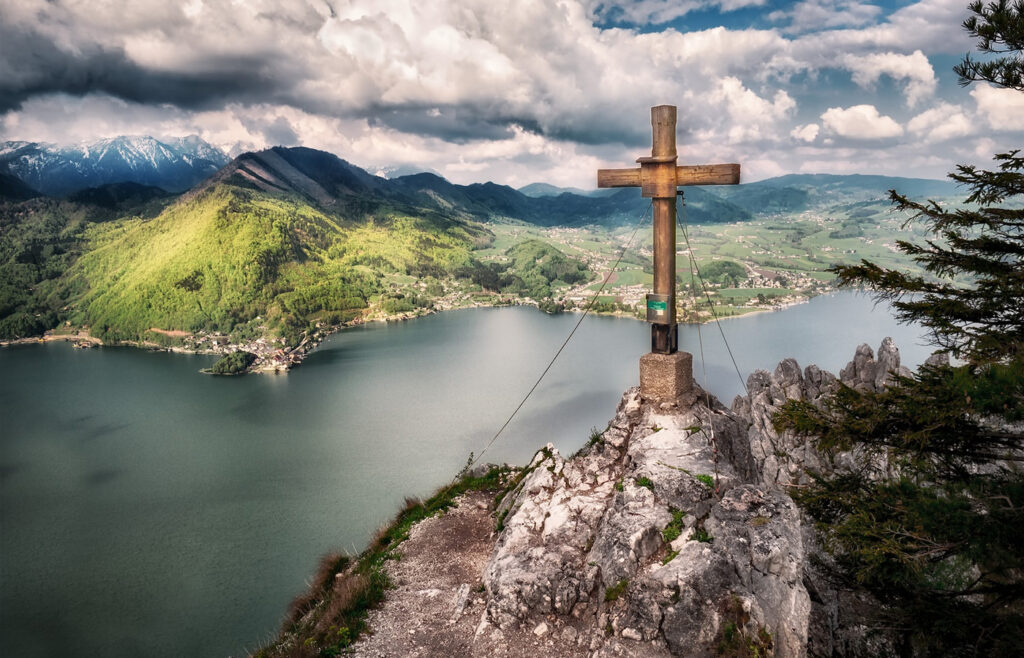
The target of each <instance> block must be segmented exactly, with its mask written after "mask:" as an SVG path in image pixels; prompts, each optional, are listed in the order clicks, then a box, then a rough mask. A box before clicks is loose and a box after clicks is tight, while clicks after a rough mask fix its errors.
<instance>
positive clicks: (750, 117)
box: [709, 76, 796, 144]
mask: <svg viewBox="0 0 1024 658" xmlns="http://www.w3.org/2000/svg"><path fill="white" fill-rule="evenodd" d="M709 100H710V101H711V103H712V105H714V106H717V107H720V108H721V110H720V111H721V112H722V115H721V119H722V120H723V121H722V126H721V130H722V131H724V132H725V134H726V136H727V139H728V140H729V142H730V143H734V144H735V143H738V142H744V141H756V140H761V139H775V138H776V135H777V134H778V130H775V127H776V124H778V122H779V121H781V120H782V119H784V118H785V117H786V116H788V115H789V114H791V113H792V111H793V110H794V109H795V108H796V101H794V100H793V99H792V98H791V97H790V96H789V94H787V93H786V92H785V91H781V90H780V91H777V92H775V95H774V96H773V98H772V100H770V101H769V100H767V99H764V98H762V97H760V96H758V95H757V94H755V93H754V92H753V91H751V90H750V89H747V88H746V87H744V86H743V83H742V82H740V80H739V79H738V78H734V77H731V76H730V77H726V78H722V79H721V80H719V81H718V85H717V86H716V88H715V89H714V90H713V91H712V92H711V93H710V94H709Z"/></svg>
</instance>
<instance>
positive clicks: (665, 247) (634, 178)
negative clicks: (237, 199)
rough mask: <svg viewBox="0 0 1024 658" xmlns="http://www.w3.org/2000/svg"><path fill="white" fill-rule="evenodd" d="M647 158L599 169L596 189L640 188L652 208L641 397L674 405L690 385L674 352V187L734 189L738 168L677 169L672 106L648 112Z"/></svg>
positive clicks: (683, 359)
mask: <svg viewBox="0 0 1024 658" xmlns="http://www.w3.org/2000/svg"><path fill="white" fill-rule="evenodd" d="M651 134H652V140H651V155H650V157H643V158H637V162H638V163H640V167H639V168H637V169H600V170H598V172H597V186H598V187H639V188H640V192H641V194H642V195H643V196H644V197H645V198H649V199H652V204H653V207H654V292H653V294H651V295H648V296H647V320H648V322H651V354H648V355H646V356H644V357H643V358H642V359H641V360H640V390H641V395H643V396H644V397H645V398H648V399H658V400H663V401H678V400H679V399H680V396H682V395H683V394H684V393H685V392H687V391H689V390H690V389H691V388H692V386H693V381H692V379H693V378H692V375H691V374H690V373H691V369H692V360H693V357H692V355H690V354H688V353H686V352H678V349H679V338H678V336H679V334H678V330H677V324H676V188H677V187H679V186H683V185H736V184H737V183H739V182H740V166H739V165H738V164H715V165H690V166H682V167H681V166H679V165H678V164H677V162H676V160H677V153H676V108H675V106H674V105H658V106H656V107H652V108H651Z"/></svg>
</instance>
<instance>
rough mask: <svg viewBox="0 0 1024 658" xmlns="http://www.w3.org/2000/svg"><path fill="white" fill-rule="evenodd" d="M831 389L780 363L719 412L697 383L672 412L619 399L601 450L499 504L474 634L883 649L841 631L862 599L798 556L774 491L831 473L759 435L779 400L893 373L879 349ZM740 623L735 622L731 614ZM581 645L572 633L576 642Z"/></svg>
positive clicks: (808, 453)
mask: <svg viewBox="0 0 1024 658" xmlns="http://www.w3.org/2000/svg"><path fill="white" fill-rule="evenodd" d="M875 354H876V353H875V352H874V351H873V350H872V349H871V347H869V346H867V345H861V346H860V347H858V348H857V351H856V354H855V355H854V358H853V360H852V361H851V362H850V363H849V364H848V365H847V366H846V367H845V368H843V370H842V372H841V373H840V377H839V378H836V377H835V376H834V375H832V374H831V373H828V372H825V371H823V370H821V369H820V368H817V367H816V366H813V365H811V366H808V367H807V368H805V369H803V370H801V368H800V366H799V364H798V363H797V362H796V361H795V360H793V359H786V360H784V361H782V362H781V363H780V364H779V365H778V367H776V368H775V370H774V371H773V372H770V373H769V372H767V371H756V372H754V373H753V374H751V375H750V377H749V378H748V380H747V388H748V394H747V395H744V396H739V397H737V398H736V399H735V400H734V401H733V404H732V408H731V409H726V408H725V407H724V406H722V405H721V404H720V403H719V402H718V400H716V399H715V398H714V397H713V396H711V395H709V394H707V393H706V392H704V391H702V390H700V389H699V387H696V386H695V387H694V389H693V392H692V395H690V396H689V397H687V398H685V399H683V400H681V401H680V404H679V405H678V406H671V405H662V404H659V403H658V401H657V400H652V401H645V400H643V399H642V398H641V396H640V395H639V393H638V390H637V389H632V390H630V391H628V392H627V393H626V395H625V396H624V397H623V399H622V402H621V403H620V404H619V407H618V409H617V412H616V415H615V418H614V419H613V420H612V421H611V423H609V426H608V428H607V429H606V430H605V432H604V433H603V434H602V435H601V438H600V440H598V441H596V442H594V443H593V444H592V445H590V446H588V447H586V448H584V449H583V450H582V451H581V452H580V453H579V454H578V455H576V456H574V457H573V458H571V459H565V458H563V457H562V456H561V455H560V454H559V453H558V451H557V450H555V449H554V447H553V446H551V445H550V444H549V445H548V446H547V447H545V448H544V449H542V450H541V451H540V452H538V453H537V455H536V456H535V457H534V459H533V460H532V462H531V463H530V465H529V467H528V468H527V469H526V472H525V474H524V476H523V477H522V479H521V481H520V482H519V484H518V485H517V486H516V487H515V488H514V489H513V490H512V491H511V492H509V493H508V494H507V495H506V496H505V498H504V499H503V500H502V501H501V503H500V505H499V506H498V518H499V520H500V525H501V526H502V530H501V532H500V534H499V536H498V538H497V541H496V543H495V546H494V550H493V552H492V554H491V556H490V559H489V560H488V563H487V566H486V568H485V570H484V577H483V580H484V585H485V588H486V592H487V604H486V610H485V612H484V616H483V620H482V624H491V625H493V626H495V627H497V628H500V629H503V630H506V631H508V630H509V629H513V628H521V629H526V630H527V631H528V630H529V629H540V628H544V629H545V633H546V632H547V629H548V628H549V627H550V626H551V624H552V620H554V625H555V628H562V626H563V625H565V630H564V631H562V632H555V633H554V635H553V636H552V637H554V638H562V637H563V636H566V634H567V633H569V629H570V628H571V629H572V631H571V634H572V637H578V638H579V646H580V647H589V649H590V651H592V652H593V654H592V655H597V656H662V655H665V656H667V655H706V654H710V653H712V652H713V650H714V648H715V646H716V642H718V641H719V640H720V638H721V633H722V632H723V629H724V627H725V624H731V625H733V626H735V627H736V628H737V629H739V631H738V632H741V633H745V634H747V635H745V637H756V636H757V635H758V634H759V633H761V632H762V631H767V632H768V633H770V634H771V638H772V643H773V645H774V648H773V652H774V653H773V655H775V656H796V657H802V656H807V655H816V656H817V655H820V656H826V655H857V654H858V653H861V652H872V651H876V652H880V651H883V650H884V649H885V647H886V645H885V642H886V639H885V638H882V639H878V638H877V637H874V636H872V637H871V638H869V637H868V636H866V635H865V633H864V631H863V628H859V627H858V626H857V625H856V624H855V623H853V622H851V621H850V619H851V616H850V615H849V614H848V613H849V610H850V609H851V606H854V605H861V606H864V605H871V604H872V602H871V601H868V600H865V599H863V598H861V599H857V597H855V596H853V595H851V594H850V593H848V592H839V591H837V590H836V589H835V588H834V587H833V586H832V584H831V583H829V582H828V581H827V579H826V578H824V577H823V575H822V573H821V572H820V571H819V570H818V567H817V566H815V564H816V563H815V562H814V561H813V560H811V559H810V558H809V556H810V555H811V554H812V553H818V552H820V551H819V548H818V547H817V546H816V545H815V543H814V533H813V531H812V530H811V528H810V525H809V520H807V519H804V518H803V517H802V516H801V513H800V511H799V510H798V508H797V507H796V505H795V504H794V503H793V501H792V499H791V498H790V497H789V495H788V493H787V487H788V486H789V485H793V484H800V483H803V482H804V481H805V478H806V475H805V470H806V469H809V468H810V469H825V468H827V466H828V463H827V462H826V461H825V460H824V459H823V458H822V456H821V455H819V454H818V453H817V452H816V450H815V449H814V447H813V444H812V443H811V442H809V441H807V440H805V439H803V438H800V437H796V436H793V435H791V434H789V433H787V432H782V433H779V432H777V431H776V430H775V428H774V425H773V423H772V417H773V415H774V413H775V412H776V411H777V410H778V409H779V407H780V406H781V405H783V404H784V403H785V402H786V401H787V400H790V399H795V400H803V401H807V402H810V403H811V404H820V402H821V400H822V398H823V396H826V395H828V394H829V393H831V392H832V391H834V390H835V389H836V387H837V386H838V383H837V382H838V381H841V382H842V383H844V384H846V385H848V386H853V387H855V388H859V389H861V390H871V391H874V390H880V389H881V388H883V387H885V386H887V385H891V384H892V381H893V378H892V373H905V372H907V371H906V369H905V368H901V366H900V362H899V360H900V357H899V350H897V349H896V347H895V345H893V343H892V341H891V340H890V339H886V340H885V341H883V342H882V345H881V346H880V347H879V349H878V351H877V358H876V356H875ZM737 610H739V611H741V613H742V614H741V615H740V617H741V618H739V619H738V618H736V615H737V614H740V613H737V612H736V611H737ZM577 633H578V635H576V634H577Z"/></svg>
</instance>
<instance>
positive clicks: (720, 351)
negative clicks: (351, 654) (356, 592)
mask: <svg viewBox="0 0 1024 658" xmlns="http://www.w3.org/2000/svg"><path fill="white" fill-rule="evenodd" d="M577 318H578V316H575V315H561V316H547V315H544V314H542V313H539V312H537V311H536V310H534V309H531V308H503V309H476V310H466V311H454V312H449V313H444V314H440V315H434V316H430V317H427V318H423V319H420V320H416V321H414V322H408V323H404V324H396V325H387V326H382V325H374V326H367V327H360V328H355V329H349V330H345V331H343V332H341V333H339V334H337V335H335V336H333V337H332V338H331V339H329V340H328V341H326V342H325V343H324V344H323V345H322V346H321V347H320V349H318V350H317V351H316V352H315V353H314V354H312V355H311V356H310V357H309V358H308V359H307V360H306V362H305V363H304V364H303V365H302V367H301V368H299V369H297V370H295V371H294V372H292V373H291V374H289V375H287V376H277V377H274V376H259V377H232V378H217V377H207V376H203V375H200V374H198V372H197V371H198V370H199V369H200V368H202V367H206V366H207V365H209V364H210V362H211V361H212V359H210V358H207V357H198V356H182V355H172V354H167V353H148V352H143V351H140V350H132V349H113V348H103V349H99V350H74V349H72V348H71V346H70V345H68V344H65V343H60V344H57V343H50V344H45V345H30V346H23V347H15V348H6V349H2V350H0V655H3V656H18V657H35V656H57V655H68V654H73V655H80V656H118V657H120V656H144V657H150V656H152V657H164V656H167V657H171V656H186V655H187V656H197V657H203V656H210V657H223V656H228V655H239V654H243V653H245V651H246V649H251V648H253V647H254V646H255V645H256V643H258V642H259V641H261V640H264V639H266V638H268V637H270V636H271V635H273V633H274V632H275V631H276V629H277V627H278V626H279V624H280V621H281V618H282V615H283V613H284V611H285V608H286V606H287V603H288V601H289V600H290V599H291V598H292V597H293V596H294V595H296V594H298V593H299V592H300V591H301V590H302V589H303V585H304V582H305V579H306V578H307V577H308V575H309V574H310V573H311V572H312V570H313V568H314V565H315V562H316V559H317V557H318V556H320V555H321V554H323V553H325V552H327V551H330V550H337V549H339V548H345V549H348V550H350V551H356V550H359V549H361V548H362V547H363V545H364V543H365V542H366V540H367V539H368V537H369V535H370V533H371V532H372V531H373V530H374V529H375V528H376V527H377V526H378V525H380V524H381V523H383V522H384V521H385V520H386V519H387V518H388V517H389V516H391V514H392V513H393V512H394V510H395V509H396V508H397V506H398V505H399V503H400V502H401V500H402V498H403V497H404V496H406V495H410V494H418V495H424V494H427V493H429V492H430V491H432V490H433V489H434V488H436V487H437V486H439V485H441V484H443V483H444V482H445V481H447V479H448V478H450V477H451V475H452V474H453V473H454V472H455V471H457V470H458V468H459V467H460V466H461V465H462V464H463V463H464V462H465V460H466V457H467V456H468V454H469V452H470V451H473V450H476V451H479V450H480V447H481V446H482V444H484V443H485V442H486V441H487V440H488V439H489V438H490V436H491V435H492V434H493V432H494V431H495V430H496V428H497V427H499V426H500V425H501V423H502V422H503V421H504V419H505V417H506V416H507V415H508V414H509V413H510V412H511V411H512V409H514V408H515V406H516V404H518V402H519V399H520V398H521V396H522V395H523V393H524V392H525V391H526V390H527V389H528V388H529V386H530V385H531V384H532V383H533V381H534V379H535V378H536V376H537V375H538V374H539V373H540V371H541V370H542V369H543V367H544V365H546V363H547V360H548V359H549V358H550V357H551V355H552V354H553V353H554V351H555V350H556V349H557V348H558V346H559V345H560V344H561V342H562V341H563V340H564V338H565V336H566V335H567V333H568V332H569V330H570V329H571V327H572V325H573V324H574V323H575V322H576V320H577ZM722 327H723V329H724V331H725V333H726V336H727V337H728V339H729V341H730V344H731V345H732V347H733V352H734V354H735V356H736V359H737V361H738V363H739V366H740V369H741V370H742V371H743V374H744V377H745V376H746V375H747V374H748V373H749V372H751V371H752V370H754V369H755V368H768V369H770V368H773V367H774V366H775V364H776V363H777V362H778V361H779V360H780V359H782V358H784V357H786V356H799V358H800V362H801V365H805V364H807V363H811V362H814V363H817V364H818V365H820V366H822V367H823V368H827V369H829V370H832V371H837V370H838V368H840V367H842V366H843V365H845V363H846V362H847V361H848V360H849V359H850V358H851V357H852V355H853V351H854V349H855V348H856V346H857V345H858V344H859V343H861V342H867V343H869V344H871V345H872V347H874V348H877V346H878V343H879V342H880V341H881V339H882V338H883V337H884V336H887V335H888V336H892V337H893V338H894V339H895V340H896V342H897V345H899V347H900V348H901V351H902V354H903V359H904V363H905V364H907V365H911V366H914V365H917V364H919V363H920V362H921V361H923V360H924V358H925V357H926V356H927V354H928V353H929V352H930V350H929V349H928V348H926V347H924V346H922V345H921V344H920V338H919V336H920V332H919V331H918V330H917V329H915V328H910V327H904V326H899V325H896V323H895V322H894V321H893V320H892V318H891V317H890V316H889V315H888V313H887V311H886V309H885V308H884V307H879V308H877V309H876V308H874V306H873V303H872V302H871V300H870V299H869V298H867V297H864V296H861V295H854V294H852V293H843V294H839V295H832V296H827V297H819V298H817V299H814V300H812V301H811V302H810V303H808V304H803V305H800V306H797V307H793V308H791V309H788V310H785V311H781V312H776V313H765V314H760V315H755V316H751V317H747V318H739V319H731V320H727V321H724V322H723V323H722ZM702 337H703V342H704V351H705V359H706V363H707V380H708V386H709V388H710V389H711V391H712V392H713V393H715V394H716V395H718V396H719V397H720V398H722V399H723V401H725V402H726V404H728V403H729V401H731V399H732V397H733V395H735V394H736V393H737V392H739V390H740V388H741V384H740V381H739V379H738V378H737V376H736V373H735V372H734V371H733V369H732V365H731V363H730V361H729V360H728V356H727V355H726V353H725V349H724V347H723V344H722V341H721V338H720V336H719V334H718V330H717V328H715V327H714V326H713V325H709V326H705V327H704V328H703V334H702ZM680 340H681V344H682V348H683V349H686V350H687V351H691V352H694V353H695V354H698V353H699V347H698V340H697V332H696V329H695V328H694V327H682V328H681V338H680ZM648 348H649V331H648V329H647V327H646V326H645V325H643V324H641V323H639V322H636V321H633V320H627V319H614V318H601V317H592V318H588V319H587V320H586V321H585V322H584V323H583V325H582V327H581V328H580V330H579V332H577V335H576V337H575V338H574V340H573V342H572V343H571V344H570V345H569V347H568V348H566V351H565V352H563V354H562V357H561V358H560V359H559V361H558V363H556V365H555V366H554V368H552V370H551V372H550V373H549V375H548V377H547V378H546V379H545V381H544V383H543V384H542V385H541V386H540V387H539V388H538V390H537V392H536V393H535V394H534V397H533V398H532V399H531V400H530V402H529V403H527V405H526V406H525V407H524V409H523V411H522V412H521V413H520V415H519V416H518V417H517V419H516V420H515V421H514V422H513V424H512V425H511V426H510V427H509V429H508V430H507V432H506V434H505V435H503V437H502V439H501V440H499V442H498V443H496V444H495V446H494V447H493V448H492V449H491V451H490V452H488V453H487V455H486V459H487V460H488V461H495V462H502V461H509V462H513V463H522V462H524V461H526V460H527V459H528V458H529V457H530V456H531V455H532V454H533V452H534V451H535V450H536V449H537V448H538V447H540V446H542V445H543V444H544V443H546V442H548V441H550V442H552V443H554V444H555V445H556V446H557V447H558V448H559V449H560V450H562V451H563V452H572V451H573V450H575V449H576V448H578V447H579V446H580V445H582V443H583V442H584V441H585V440H586V438H587V436H588V435H589V430H590V428H591V427H595V426H596V427H604V425H605V423H606V422H607V421H608V420H609V419H610V418H611V416H612V415H613V414H614V410H615V404H616V402H617V401H618V399H619V396H620V395H621V394H622V392H623V391H624V390H625V389H626V388H628V387H629V386H633V385H635V384H636V383H637V380H638V374H637V362H638V359H639V357H640V355H641V354H643V353H644V352H645V351H647V349H648ZM694 370H695V375H696V376H697V378H698V380H699V381H701V380H702V379H703V374H702V371H701V368H700V365H699V358H698V357H695V360H694Z"/></svg>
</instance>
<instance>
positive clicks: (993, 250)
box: [775, 0, 1024, 656]
mask: <svg viewBox="0 0 1024 658" xmlns="http://www.w3.org/2000/svg"><path fill="white" fill-rule="evenodd" d="M969 9H970V10H971V12H972V13H973V14H974V15H973V16H972V17H971V18H970V19H968V20H967V21H965V23H964V28H965V29H967V30H968V32H970V33H971V34H972V35H973V36H976V37H978V39H979V43H978V47H979V49H980V50H981V51H983V52H987V53H1005V54H1006V55H1005V56H1004V57H1002V58H996V59H988V60H986V61H984V62H977V61H975V60H972V59H971V58H970V57H969V56H967V57H965V58H964V60H963V62H962V63H961V64H960V65H959V66H957V67H956V68H955V70H956V72H957V73H958V74H959V75H960V76H961V81H962V82H963V83H964V84H969V83H971V82H973V81H985V82H988V83H993V84H996V85H998V86H1002V87H1005V88H1008V89H1015V90H1017V91H1021V92H1024V84H1022V75H1021V74H1022V67H1024V60H1022V50H1024V1H1020V0H1018V1H1017V2H1015V3H1013V4H1010V3H1007V2H1006V1H1005V0H1002V1H1000V2H993V3H990V4H989V5H982V3H981V2H975V3H972V4H971V5H970V6H969ZM995 161H996V162H997V163H998V166H997V167H996V168H994V169H993V170H979V169H977V168H976V167H973V166H969V165H960V166H958V167H957V168H956V172H954V173H952V174H950V178H952V179H953V180H955V181H957V182H959V183H961V184H963V185H964V186H965V187H966V188H967V189H968V190H969V196H968V197H967V199H966V203H965V204H964V205H963V206H961V207H957V208H945V207H942V206H940V205H939V204H937V203H934V202H929V203H918V202H915V201H912V200H910V199H908V198H907V197H905V196H903V195H900V194H898V193H897V192H896V191H892V192H891V193H890V194H891V199H892V202H893V203H894V205H895V207H896V208H897V209H898V210H902V211H910V212H912V213H913V217H912V219H911V220H910V221H918V222H923V223H925V224H926V225H927V226H928V228H929V230H930V232H931V234H932V236H933V238H932V239H930V240H928V241H926V242H925V244H913V243H910V242H906V241H900V242H899V243H898V246H899V249H900V250H901V251H902V252H903V253H905V254H908V255H909V256H911V257H912V258H913V259H914V260H915V261H916V262H917V263H919V264H920V265H922V266H923V268H924V269H925V270H926V272H927V274H926V275H924V276H917V275H911V274H906V273H903V272H900V271H896V270H891V269H886V268H883V267H879V266H878V265H876V264H874V263H870V262H867V261H861V263H860V264H857V265H851V266H841V267H838V268H836V271H837V274H838V279H839V281H840V283H841V284H844V285H855V286H865V287H868V288H870V289H872V290H873V291H874V294H875V295H876V297H877V298H879V299H884V300H887V301H889V302H891V303H892V305H893V307H894V309H895V312H896V314H897V316H898V317H899V318H900V319H901V320H903V321H907V322H917V323H920V324H921V325H923V326H924V327H925V328H926V329H927V330H928V333H929V335H930V337H931V339H932V340H933V341H934V343H935V344H936V345H937V346H939V347H940V348H941V349H942V350H944V351H945V352H946V353H948V354H949V355H951V356H953V357H955V360H954V365H949V364H948V362H947V363H943V362H942V360H937V361H935V362H933V363H932V364H931V365H925V366H922V367H921V369H920V370H919V372H917V373H916V374H914V375H913V376H911V377H895V382H894V385H892V386H890V387H889V388H888V389H886V390H884V391H881V392H877V393H872V392H861V391H855V390H853V389H851V388H849V387H846V386H842V385H840V386H839V388H838V390H837V391H836V392H835V393H834V395H832V396H831V397H830V398H828V399H827V400H826V401H825V402H824V403H823V404H821V405H819V406H814V405H811V404H809V403H806V402H795V401H791V402H789V403H787V404H786V405H784V406H783V408H782V409H781V410H780V412H779V413H778V414H777V416H776V418H775V424H776V427H777V428H778V429H779V430H790V431H793V432H796V433H798V434H803V435H807V436H811V437H814V440H815V441H816V445H817V446H818V447H819V448H820V449H821V450H822V451H823V452H825V454H827V455H835V454H836V453H837V452H840V451H842V452H846V453H847V455H848V457H849V458H848V459H846V460H843V461H842V463H843V464H844V466H841V467H840V466H837V465H836V464H833V466H834V468H833V469H830V470H828V471H827V472H819V473H810V475H811V479H812V483H811V484H810V486H808V487H807V488H805V489H801V490H799V491H798V492H797V494H796V495H795V498H796V499H797V502H798V503H799V504H800V505H801V506H802V507H804V509H806V510H807V511H808V512H810V514H811V515H812V516H813V517H814V519H815V521H816V524H817V528H818V530H819V536H820V538H821V540H822V542H823V545H824V546H825V548H826V550H828V551H829V552H830V553H831V554H832V556H833V557H834V558H835V559H834V565H835V566H834V573H835V575H836V576H837V577H839V578H840V579H841V580H844V581H846V582H847V583H849V584H850V585H852V586H857V587H863V588H866V589H867V590H868V591H870V592H871V593H872V594H873V595H874V596H875V597H876V598H877V599H878V600H879V601H880V602H881V603H882V609H881V610H880V611H878V614H877V615H875V616H874V617H873V618H871V619H868V620H866V621H867V622H868V623H869V624H873V625H875V626H876V627H878V628H886V629H889V630H895V631H896V633H897V634H898V637H899V638H900V641H901V646H900V650H901V652H902V653H905V654H907V655H936V656H939V655H941V656H952V655H984V656H996V655H1020V654H1021V653H1022V652H1024V349H1022V346H1024V157H1022V156H1021V152H1020V151H1019V150H1008V151H1006V152H1004V153H999V154H997V155H996V156H995ZM837 464H838V462H837Z"/></svg>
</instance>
